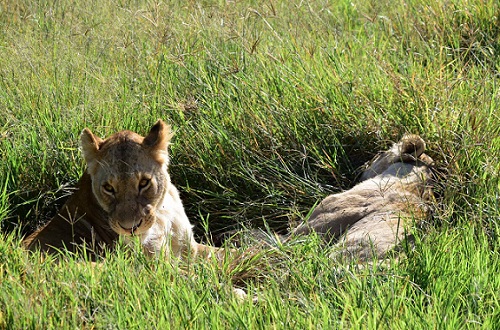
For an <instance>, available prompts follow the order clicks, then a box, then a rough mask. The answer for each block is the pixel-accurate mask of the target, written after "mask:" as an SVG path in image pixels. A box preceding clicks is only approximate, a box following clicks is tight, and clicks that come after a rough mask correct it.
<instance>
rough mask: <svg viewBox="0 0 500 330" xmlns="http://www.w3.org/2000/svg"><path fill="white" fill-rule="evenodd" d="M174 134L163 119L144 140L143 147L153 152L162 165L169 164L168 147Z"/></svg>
mask: <svg viewBox="0 0 500 330" xmlns="http://www.w3.org/2000/svg"><path fill="white" fill-rule="evenodd" d="M172 136H173V133H172V129H171V128H170V125H167V124H165V123H164V122H163V121H162V120H161V119H160V120H158V121H157V122H156V124H154V125H153V127H151V130H150V131H149V134H148V135H147V136H146V137H145V138H144V141H143V142H142V145H143V146H144V147H146V148H148V149H150V150H151V153H152V155H153V157H155V159H156V160H157V161H158V162H160V163H168V146H169V144H170V140H171V139H172Z"/></svg>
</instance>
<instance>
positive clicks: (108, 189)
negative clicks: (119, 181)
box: [102, 183, 115, 194]
mask: <svg viewBox="0 0 500 330" xmlns="http://www.w3.org/2000/svg"><path fill="white" fill-rule="evenodd" d="M102 189H104V191H105V192H106V193H108V194H114V193H115V188H113V186H112V185H110V184H109V183H105V184H103V185H102Z"/></svg>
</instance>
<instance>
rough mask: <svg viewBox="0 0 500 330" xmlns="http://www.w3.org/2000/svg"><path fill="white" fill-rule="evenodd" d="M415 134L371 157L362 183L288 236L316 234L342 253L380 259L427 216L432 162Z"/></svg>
mask: <svg viewBox="0 0 500 330" xmlns="http://www.w3.org/2000/svg"><path fill="white" fill-rule="evenodd" d="M424 150H425V142H424V140H422V138H420V136H418V135H406V136H404V137H403V138H402V139H401V141H399V142H398V143H395V144H394V145H393V146H392V147H391V148H390V149H389V150H387V151H385V152H383V153H382V154H380V155H378V156H377V157H375V159H374V160H373V161H372V163H371V165H370V166H369V167H368V168H367V169H366V170H365V171H364V173H363V174H362V176H361V182H360V183H359V184H357V185H356V186H354V187H353V188H352V189H350V190H347V191H345V192H342V193H339V194H334V195H330V196H328V197H326V198H325V199H324V200H323V201H321V202H320V203H319V204H318V205H317V207H316V208H315V209H314V211H313V212H312V214H311V216H310V217H309V220H308V221H306V222H305V223H303V224H301V225H300V226H299V227H297V228H296V229H295V230H294V231H293V232H292V234H293V235H304V234H308V233H311V232H317V233H319V234H320V235H322V236H323V237H324V238H325V240H327V241H328V242H331V241H334V242H336V244H337V245H338V247H339V252H340V253H342V254H343V255H350V256H353V257H355V258H359V259H361V260H366V259H369V258H372V257H373V256H377V257H379V258H383V257H384V256H385V255H386V253H387V252H388V251H389V250H391V249H392V248H394V247H395V246H396V245H397V243H398V242H400V241H401V240H402V239H404V238H405V237H406V235H407V225H408V224H409V221H411V220H417V221H418V220H421V219H423V218H424V217H426V216H427V214H428V212H429V207H428V205H427V204H426V201H428V199H429V198H430V197H431V196H432V190H431V185H430V184H429V183H430V179H431V176H432V172H431V168H430V167H431V165H432V164H433V160H432V159H431V158H430V157H429V156H428V155H426V154H425V153H424Z"/></svg>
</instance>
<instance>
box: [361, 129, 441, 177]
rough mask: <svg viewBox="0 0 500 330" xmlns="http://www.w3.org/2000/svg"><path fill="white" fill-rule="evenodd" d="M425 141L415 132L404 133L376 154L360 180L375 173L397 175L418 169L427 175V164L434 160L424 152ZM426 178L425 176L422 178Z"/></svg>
mask: <svg viewBox="0 0 500 330" xmlns="http://www.w3.org/2000/svg"><path fill="white" fill-rule="evenodd" d="M425 147H426V146H425V141H424V140H423V139H422V138H421V137H420V136H418V135H416V134H406V135H404V136H403V137H402V138H401V140H400V141H399V142H397V143H394V144H393V145H392V147H391V148H390V149H389V150H387V151H384V152H382V153H381V154H379V155H378V156H376V157H375V158H374V159H373V160H372V161H371V162H370V165H369V166H368V167H367V168H366V169H365V171H364V172H363V175H362V176H361V181H364V180H367V179H371V178H373V177H375V176H377V175H381V174H388V175H394V176H398V177H402V176H405V175H407V174H408V173H410V172H414V171H418V172H422V173H424V174H425V176H426V177H427V176H428V175H429V166H431V165H432V164H433V163H434V161H433V160H432V158H431V157H429V156H428V155H427V154H425V153H424V151H425ZM423 179H426V178H423Z"/></svg>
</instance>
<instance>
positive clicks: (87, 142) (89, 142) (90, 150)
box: [80, 128, 104, 172]
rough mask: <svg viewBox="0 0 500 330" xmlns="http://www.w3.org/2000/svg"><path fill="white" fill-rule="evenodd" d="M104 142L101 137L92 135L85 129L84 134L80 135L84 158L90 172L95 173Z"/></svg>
mask: <svg viewBox="0 0 500 330" xmlns="http://www.w3.org/2000/svg"><path fill="white" fill-rule="evenodd" d="M103 141H104V140H103V139H101V138H100V137H98V136H95V135H94V134H92V132H91V131H90V130H89V129H88V128H85V129H84V130H83V131H82V134H80V143H81V145H82V153H83V158H84V159H85V161H86V162H87V167H88V169H89V171H90V172H93V171H94V169H95V166H96V165H97V154H98V152H99V148H100V146H101V144H102V143H103Z"/></svg>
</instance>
